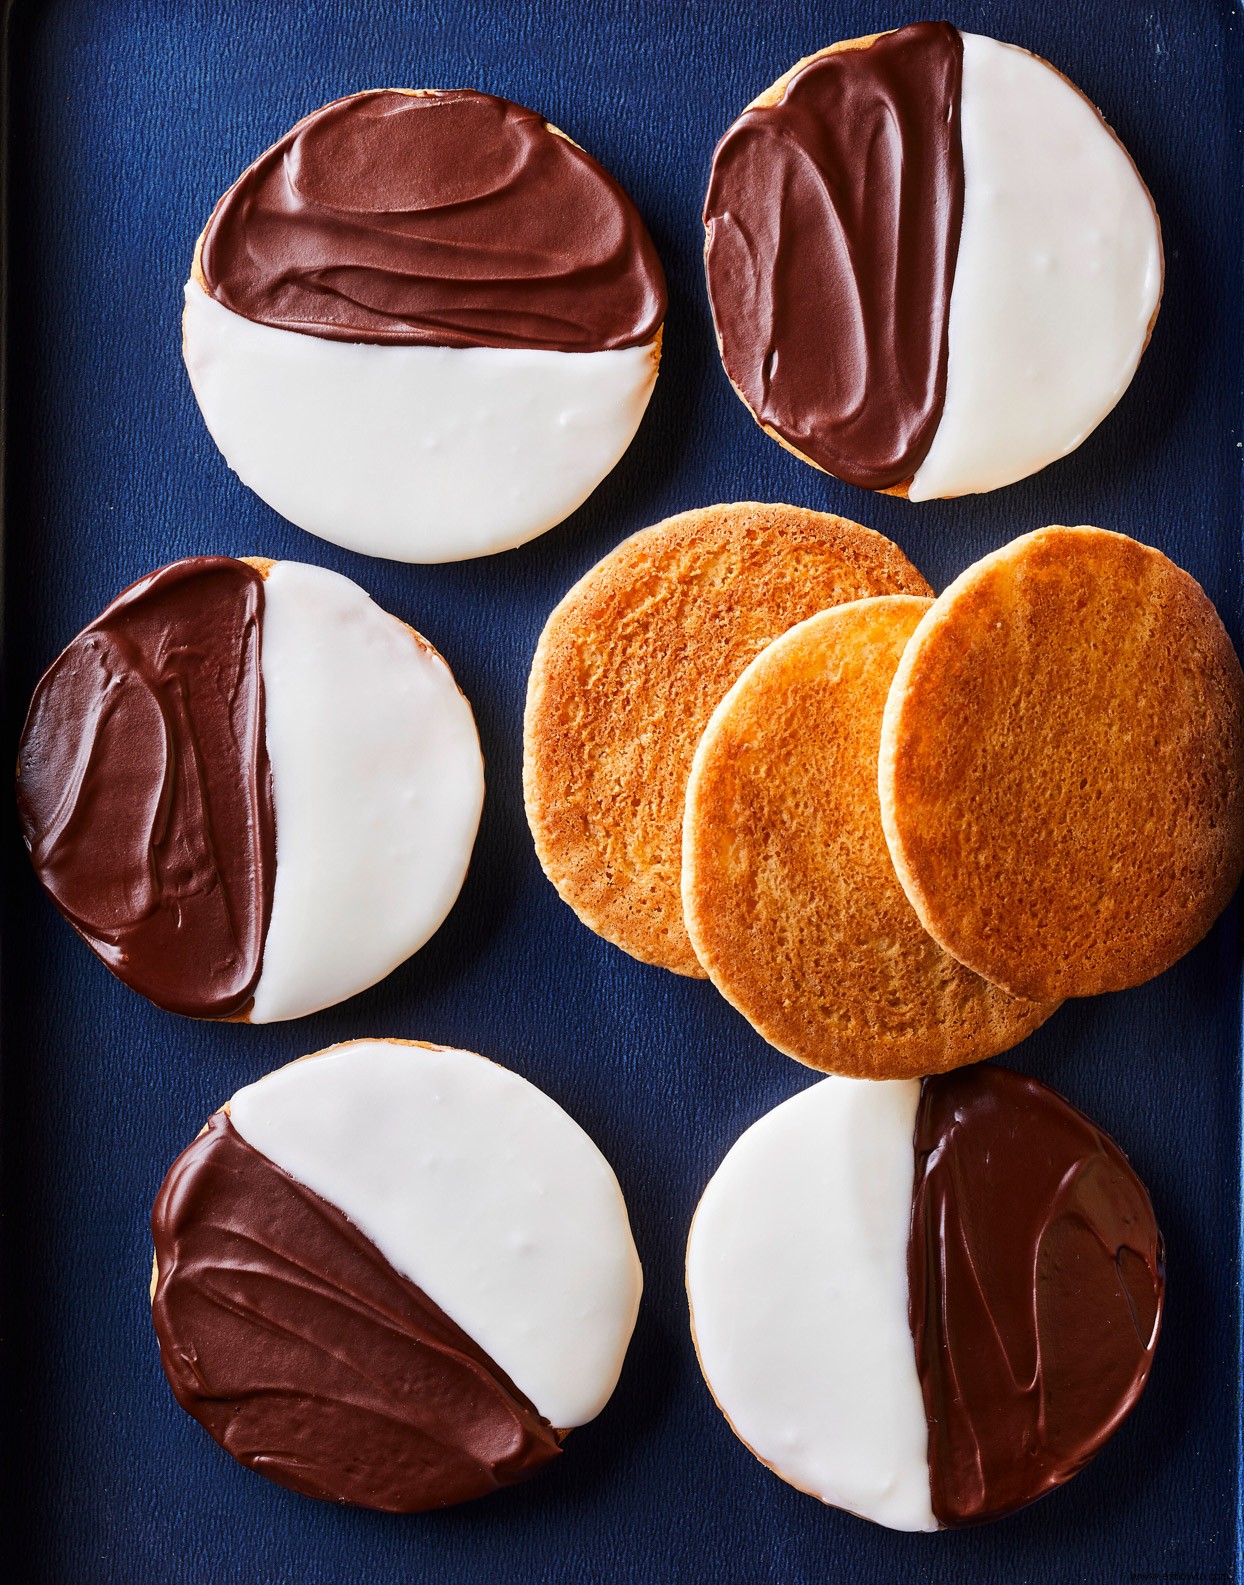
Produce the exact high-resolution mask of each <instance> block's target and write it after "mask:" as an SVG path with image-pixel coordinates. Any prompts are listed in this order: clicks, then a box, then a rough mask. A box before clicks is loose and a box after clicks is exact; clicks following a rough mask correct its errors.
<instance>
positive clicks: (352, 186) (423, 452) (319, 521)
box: [183, 90, 666, 562]
mask: <svg viewBox="0 0 1244 1585" xmlns="http://www.w3.org/2000/svg"><path fill="white" fill-rule="evenodd" d="M665 303H666V292H665V278H664V275H663V274H662V271H661V264H660V261H659V260H658V258H657V255H656V250H655V249H654V248H653V245H652V241H651V239H650V237H649V236H648V232H647V230H646V228H645V226H644V223H643V221H642V220H641V219H640V216H639V212H638V211H637V210H636V208H635V206H634V204H633V203H632V202H631V200H630V199H629V198H628V197H627V195H626V194H625V193H624V192H623V191H622V189H621V187H619V186H618V184H617V183H616V182H615V181H614V180H613V178H612V177H611V176H610V175H609V174H608V173H607V172H606V171H604V170H602V168H601V167H600V166H599V165H597V163H596V162H595V160H593V159H592V158H591V157H590V155H588V154H586V153H584V151H583V150H582V149H581V148H579V147H578V146H577V145H576V144H574V143H572V142H571V141H570V139H569V138H567V137H566V136H564V135H563V134H562V133H560V132H559V131H557V129H556V128H554V127H551V126H549V125H548V123H547V122H545V120H544V119H543V117H541V116H538V115H536V114H535V113H534V112H533V111H530V110H525V109H524V108H523V107H522V106H521V105H515V104H511V103H510V102H509V101H508V100H505V99H497V98H495V97H493V96H492V95H490V94H482V93H474V92H469V91H467V90H455V91H453V92H446V93H441V92H419V93H412V92H409V91H406V90H384V91H379V92H371V93H361V94H354V95H352V96H351V97H349V98H347V99H339V100H337V101H336V102H335V103H333V104H329V105H325V106H324V107H323V108H322V109H320V110H316V111H314V112H313V113H312V114H311V115H309V116H307V117H305V119H304V120H302V121H300V122H299V123H298V125H297V126H295V127H294V128H293V129H292V130H291V131H290V132H288V133H287V134H286V135H285V136H284V137H283V138H281V140H280V141H279V142H278V143H276V144H275V145H274V146H273V147H272V148H270V149H269V150H267V152H266V153H264V154H262V155H261V156H260V157H259V159H258V160H256V161H255V163H254V164H253V165H252V166H250V168H249V169H248V170H246V171H244V172H243V174H242V175H241V176H240V177H239V178H238V180H237V181H236V182H235V183H234V184H233V186H232V187H231V188H230V189H229V191H228V192H227V193H226V194H225V195H224V197H223V198H221V200H220V201H219V203H218V204H217V205H216V207H215V209H214V210H213V212H212V216H211V218H210V220H209V221H208V223H207V226H206V228H205V230H204V232H203V234H202V236H201V237H200V238H199V242H198V246H197V247H196V249H195V256H194V266H193V270H192V273H191V279H190V281H189V282H188V284H187V286H186V293H185V315H184V319H183V347H184V352H185V358H186V367H187V369H188V370H189V373H190V381H191V384H192V385H193V387H194V393H195V396H196V397H197V399H198V403H199V406H200V408H201V409H202V412H203V417H204V418H205V420H206V421H207V427H208V429H209V430H210V431H211V433H212V436H213V438H214V439H215V441H216V443H217V445H218V446H219V447H220V449H221V451H222V452H223V453H224V456H225V460H226V461H227V462H228V463H229V466H230V467H231V468H233V469H234V470H235V472H236V473H237V474H238V475H239V476H240V477H241V479H242V480H243V482H244V483H246V484H248V485H249V486H250V487H251V489H253V490H254V491H255V492H256V493H257V494H258V495H261V496H262V497H263V499H264V500H265V501H267V502H268V503H269V504H270V505H271V506H273V507H275V508H276V510H277V511H278V512H281V513H282V514H283V515H284V516H285V517H287V518H289V519H290V520H291V521H292V522H294V523H297V524H298V525H299V526H300V527H302V528H305V529H308V530H310V532H311V533H313V534H318V535H320V536H321V537H322V538H324V539H330V540H333V541H335V542H336V543H337V544H339V545H347V546H349V547H350V548H351V549H352V550H360V551H364V552H366V553H367V554H368V555H373V556H389V557H392V558H393V559H395V560H398V561H420V562H435V561H455V560H459V559H461V558H464V557H469V556H483V555H487V554H489V553H490V552H492V551H499V550H507V549H509V548H510V547H511V546H514V545H520V544H522V543H523V542H524V541H525V540H528V539H531V538H532V537H533V536H534V535H536V534H540V533H543V532H544V530H545V529H548V528H551V527H552V526H553V524H555V523H559V522H560V521H561V520H562V519H563V518H564V517H568V516H569V514H570V513H571V512H573V511H574V509H575V508H576V507H577V506H579V505H580V504H581V503H582V502H583V501H584V500H585V499H586V497H587V496H588V495H589V494H590V493H591V491H592V490H593V489H595V487H596V486H597V484H599V483H600V481H601V480H602V479H603V478H604V477H605V475H606V474H607V473H608V472H609V470H610V469H611V468H612V467H613V466H614V464H615V463H616V462H617V461H618V459H619V458H620V457H621V455H622V453H623V452H624V451H625V450H626V448H627V446H628V445H629V444H630V442H631V440H632V438H633V436H634V434H635V431H636V429H637V428H638V426H639V421H640V419H641V418H642V417H643V414H644V409H645V408H646V406H647V405H648V398H649V396H650V395H651V394H652V387H653V384H654V382H655V380H656V375H657V364H658V362H659V359H660V343H661V327H662V323H663V321H664V318H665Z"/></svg>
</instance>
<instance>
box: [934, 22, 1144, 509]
mask: <svg viewBox="0 0 1244 1585" xmlns="http://www.w3.org/2000/svg"><path fill="white" fill-rule="evenodd" d="M961 124H962V131H963V230H962V233H961V236H960V240H959V256H958V261H957V263H956V265H955V275H954V282H953V285H952V288H951V294H950V320H949V331H948V335H949V363H948V367H947V378H946V405H945V408H944V410H943V413H942V418H941V422H940V424H939V425H938V428H937V433H936V434H935V435H934V437H933V444H932V446H931V448H930V450H929V454H928V456H927V457H926V458H925V460H924V462H923V463H922V464H921V465H920V467H919V468H918V469H917V471H916V475H915V479H914V482H913V483H912V485H911V488H910V492H909V493H910V496H911V499H912V500H913V501H923V500H928V499H930V498H932V497H934V496H946V495H964V494H969V493H971V492H973V491H977V490H992V489H996V488H997V487H998V486H999V485H1004V484H1012V483H1014V481H1015V480H1016V479H1023V478H1026V477H1027V475H1028V474H1030V473H1035V472H1036V471H1037V469H1038V468H1043V467H1045V466H1046V464H1047V463H1050V462H1053V461H1054V460H1055V459H1056V458H1058V457H1062V456H1065V455H1066V453H1067V452H1069V451H1072V450H1073V449H1074V448H1075V447H1076V446H1078V445H1079V444H1080V442H1081V441H1082V440H1084V439H1085V437H1086V436H1087V435H1088V434H1089V433H1090V432H1091V431H1092V430H1093V429H1095V428H1096V426H1097V425H1098V424H1099V423H1100V422H1101V420H1102V419H1103V418H1104V417H1105V416H1106V414H1107V413H1108V412H1109V411H1110V409H1111V408H1112V407H1113V406H1114V405H1115V403H1116V402H1117V401H1118V400H1119V398H1120V397H1121V396H1122V395H1123V392H1124V391H1125V390H1126V389H1127V387H1128V384H1129V383H1130V381H1131V378H1132V375H1133V374H1134V373H1135V372H1136V365H1137V363H1138V362H1139V360H1140V355H1141V352H1142V351H1143V350H1144V346H1145V342H1146V339H1147V337H1148V334H1149V326H1150V323H1151V321H1152V319H1153V316H1154V313H1155V312H1156V310H1157V306H1158V299H1159V296H1160V295H1161V290H1162V247H1161V238H1160V233H1159V228H1158V221H1157V216H1156V215H1155V214H1154V210H1153V205H1152V203H1151V201H1150V199H1149V195H1148V194H1147V193H1146V191H1145V189H1144V186H1143V185H1142V183H1141V181H1140V178H1139V177H1138V176H1137V174H1136V171H1135V168H1134V167H1133V165H1132V162H1131V160H1130V159H1129V158H1128V156H1127V154H1126V153H1125V152H1124V150H1123V148H1122V147H1121V146H1120V144H1119V143H1118V142H1117V141H1116V139H1115V138H1114V136H1113V135H1112V134H1111V132H1110V131H1109V130H1108V128H1107V127H1106V126H1105V124H1104V123H1103V122H1102V120H1101V118H1100V116H1099V115H1098V114H1097V112H1096V110H1095V109H1094V108H1093V106H1092V105H1091V104H1090V103H1089V102H1088V100H1087V99H1085V98H1084V96H1083V95H1082V94H1080V93H1079V92H1078V91H1077V90H1076V89H1075V88H1073V87H1072V86H1071V84H1070V83H1068V82H1066V81H1065V80H1064V79H1063V78H1062V77H1060V76H1059V74H1058V73H1057V72H1056V71H1054V69H1053V68H1052V67H1050V66H1048V65H1046V64H1045V62H1044V61H1041V60H1039V59H1038V58H1037V57H1036V56H1035V55H1030V54H1028V53H1027V51H1025V50H1021V49H1016V48H1015V47H1014V46H1013V45H1010V44H1000V43H999V42H998V41H997V40H996V39H991V38H984V37H982V36H981V35H979V34H975V33H965V34H964V35H963V101H962V123H961Z"/></svg>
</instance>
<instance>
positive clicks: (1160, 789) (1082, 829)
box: [880, 527, 1244, 999]
mask: <svg viewBox="0 0 1244 1585" xmlns="http://www.w3.org/2000/svg"><path fill="white" fill-rule="evenodd" d="M880 790H881V812H882V818H883V820H884V823H885V833H886V837H887V840H888V842H889V848H890V853H891V856H892V858H893V860H894V866H895V869H896V870H897V873H898V877H899V880H900V881H901V882H902V885H903V888H904V890H905V891H906V893H907V896H908V898H909V899H910V900H911V903H912V906H913V907H914V908H915V910H916V912H917V913H918V914H919V916H920V919H921V922H922V923H923V924H924V926H925V928H926V929H927V930H928V931H929V932H930V933H931V934H932V935H933V936H934V937H935V938H936V939H937V941H938V942H940V943H941V945H942V946H943V947H944V948H945V949H946V951H948V952H950V953H953V955H954V956H955V957H956V958H958V959H959V961H960V962H962V963H965V964H967V965H968V967H970V968H972V969H975V971H976V972H977V973H978V974H983V975H985V976H986V978H988V979H990V980H992V981H993V982H994V984H996V985H1000V986H1002V987H1003V988H1004V989H1005V990H1008V991H1010V992H1011V993H1012V995H1015V996H1029V997H1034V998H1038V999H1052V998H1056V997H1065V996H1089V995H1094V994H1096V993H1097V992H1099V991H1111V990H1122V989H1124V988H1126V987H1127V986H1130V985H1138V984H1140V982H1141V981H1142V980H1147V979H1150V978H1151V977H1152V976H1153V975H1155V974H1160V973H1161V972H1162V971H1163V969H1166V968H1169V967H1170V965H1171V964H1172V963H1174V962H1175V960H1176V959H1177V958H1179V957H1181V956H1182V955H1183V954H1184V953H1185V952H1187V951H1188V950H1189V949H1190V948H1191V947H1193V946H1195V944H1196V943H1197V942H1198V941H1199V940H1200V939H1201V937H1202V936H1203V935H1204V934H1205V932H1206V931H1207V930H1208V929H1209V927H1210V926H1211V925H1212V924H1213V922H1214V920H1215V919H1216V918H1217V917H1218V915H1219V913H1221V911H1222V909H1223V908H1225V907H1226V905H1227V902H1228V901H1229V899H1230V897H1231V894H1232V892H1234V890H1235V888H1236V885H1237V884H1238V882H1239V879H1240V872H1241V869H1242V868H1244V675H1242V674H1241V671H1240V663H1239V661H1238V660H1237V659H1236V655H1235V651H1234V649H1233V648H1232V647H1231V640H1230V639H1229V638H1228V636H1227V633H1226V630H1225V629H1224V627H1223V625H1222V622H1221V620H1220V619H1219V616H1218V613H1217V612H1216V611H1215V610H1214V607H1213V605H1212V604H1211V603H1210V601H1209V600H1208V599H1207V598H1206V596H1205V594H1204V592H1203V591H1202V589H1201V587H1200V585H1199V584H1198V583H1197V582H1196V581H1195V579H1193V578H1192V577H1190V576H1189V575H1188V574H1187V573H1186V572H1184V571H1182V570H1181V569H1180V568H1179V567H1177V566H1175V565H1174V563H1173V562H1171V561H1168V560H1167V558H1166V557H1165V556H1163V555H1162V554H1161V552H1160V551H1156V550H1152V549H1150V548H1149V547H1148V546H1147V545H1140V544H1137V542H1136V541H1135V540H1133V539H1128V538H1126V537H1125V536H1124V535H1122V534H1111V533H1107V532H1106V531H1105V530H1103V529H1099V528H1086V527H1082V528H1043V529H1039V530H1037V532H1036V533H1033V534H1025V535H1024V536H1023V537H1022V538H1020V539H1016V540H1013V541H1012V542H1011V544H1009V545H1006V546H1004V547H1003V548H1002V549H1001V550H997V551H995V552H993V554H992V555H989V556H986V557H984V559H983V560H981V561H978V562H977V563H976V564H975V565H974V566H972V567H969V568H968V569H967V571H966V572H964V573H962V574H961V575H960V576H959V577H958V578H957V579H956V580H955V581H954V583H952V584H951V585H950V587H949V588H948V589H947V590H946V592H945V593H944V594H943V595H942V596H941V597H940V598H939V599H938V600H937V601H936V602H935V603H934V605H933V606H932V607H931V608H930V609H929V611H928V612H927V613H926V615H925V616H924V618H923V620H922V621H921V623H920V626H919V627H918V628H917V629H916V632H915V634H914V635H913V637H912V640H911V643H910V645H909V646H908V648H907V650H906V651H905V652H904V654H903V658H902V661H901V662H900V663H899V666H898V670H897V672H896V674H895V678H894V685H893V688H892V689H891V692H890V697H889V700H888V702H887V704H886V710H885V722H884V727H883V730H882V734H881V749H880Z"/></svg>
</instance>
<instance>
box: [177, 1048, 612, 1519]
mask: <svg viewBox="0 0 1244 1585" xmlns="http://www.w3.org/2000/svg"><path fill="white" fill-rule="evenodd" d="M152 1233H153V1236H154V1239H155V1268H154V1271H153V1275H152V1316H153V1319H154V1322H155V1329H156V1335H157V1337H158V1338H159V1342H160V1359H161V1363H162V1364H163V1366H164V1370H165V1374H166V1375H167V1376H168V1379H169V1384H170V1385H171V1387H172V1389H173V1392H174V1394H175V1395H176V1397H177V1400H178V1402H179V1403H180V1404H181V1405H182V1407H183V1408H184V1409H185V1410H186V1411H187V1412H188V1413H190V1414H192V1415H193V1416H194V1417H195V1419H197V1420H199V1421H200V1422H201V1423H202V1424H203V1425H204V1427H205V1428H206V1429H207V1430H208V1432H209V1433H210V1434H211V1435H212V1436H213V1437H214V1438H215V1439H216V1441H217V1442H219V1443H220V1444H221V1445H222V1446H223V1447H224V1448H225V1449H226V1451H228V1452H229V1453H231V1454H232V1455H233V1456H234V1458H236V1459H238V1460H239V1461H240V1462H241V1463H243V1464H245V1465H247V1466H248V1467H249V1468H251V1469H255V1470H258V1472H259V1473H260V1474H262V1475H266V1476H267V1477H268V1479H269V1480H274V1481H276V1482H277V1483H278V1484H279V1485H282V1486H288V1487H290V1488H292V1489H293V1490H294V1491H299V1492H303V1493H305V1494H306V1495H307V1496H311V1497H322V1498H328V1499H331V1500H334V1501H337V1502H348V1503H357V1504H360V1505H361V1506H363V1507H368V1508H381V1509H386V1510H389V1511H394V1512H411V1511H413V1510H416V1509H424V1508H438V1507H444V1506H445V1505H447V1504H449V1503H454V1502H462V1501H464V1500H465V1499H467V1498H470V1497H477V1496H482V1495H483V1494H485V1493H486V1492H490V1491H493V1490H495V1489H496V1488H497V1487H499V1486H506V1485H511V1484H513V1483H514V1482H516V1481H519V1480H524V1479H526V1478H527V1477H528V1476H529V1475H532V1474H534V1473H535V1472H536V1471H537V1470H538V1469H540V1468H541V1467H542V1466H543V1465H544V1464H546V1463H548V1462H549V1460H550V1459H553V1458H555V1457H557V1455H558V1453H559V1452H560V1449H561V1444H562V1442H563V1440H564V1439H565V1436H566V1434H567V1432H568V1431H570V1430H571V1429H573V1428H574V1427H575V1426H578V1425H582V1424H584V1423H585V1422H586V1421H588V1420H590V1419H593V1418H594V1417H595V1416H596V1415H597V1414H598V1413H599V1412H600V1410H601V1409H602V1408H603V1407H604V1405H605V1403H606V1401H607V1400H608V1398H609V1396H610V1394H611V1393H612V1391H613V1389H614V1386H615V1384H616V1383H617V1379H618V1373H619V1372H620V1370H621V1368H622V1360H623V1357H624V1355H625V1353H626V1348H627V1344H628V1342H629V1340H630V1336H631V1331H632V1329H633V1327H634V1324H635V1316H636V1312H637V1310H638V1306H639V1296H640V1289H641V1286H642V1277H641V1273H640V1268H639V1260H638V1257H637V1255H636V1253H635V1246H634V1243H633V1241H632V1239H631V1233H630V1226H629V1223H628V1220H627V1214H626V1206H625V1203H624V1202H623V1199H622V1192H621V1190H620V1189H619V1187H618V1182H617V1179H616V1178H615V1177H614V1175H613V1172H612V1170H611V1169H610V1167H609V1164H608V1162H607V1161H606V1160H605V1158H604V1157H603V1156H602V1155H601V1153H600V1151H599V1150H598V1149H597V1148H596V1146H595V1145H594V1144H593V1143H592V1141H591V1140H590V1139H589V1138H588V1136H587V1135H586V1134H585V1133H584V1132H583V1130H582V1129H581V1128H580V1127H579V1126H578V1124H577V1123H575V1122H573V1121H572V1120H571V1118H569V1117H568V1116H567V1115H566V1113H565V1112H563V1111H562V1109H561V1108H560V1107H559V1106H558V1105H557V1104H556V1103H555V1102H553V1101H552V1100H550V1099H549V1097H548V1096H547V1095H545V1094H544V1093H543V1092H542V1091H540V1090H538V1089H536V1087H535V1086H534V1085H533V1084H529V1083H528V1082H527V1081H526V1080H525V1079H522V1078H520V1077H519V1076H518V1074H516V1073H511V1072H509V1071H508V1070H507V1069H505V1068H501V1067H498V1066H497V1065H496V1064H495V1063H492V1062H488V1061H487V1060H485V1058H483V1057H479V1056H475V1055H473V1054H472V1053H470V1052H466V1051H452V1050H447V1049H445V1048H443V1047H439V1046H425V1045H421V1044H417V1043H412V1042H409V1041H388V1040H356V1041H351V1042H348V1043H347V1044H345V1045H340V1046H333V1047H331V1048H330V1049H329V1050H327V1051H322V1052H319V1053H318V1054H317V1055H315V1056H312V1057H306V1058H304V1059H303V1060H302V1061H300V1062H295V1063H291V1064H290V1065H289V1066H288V1067H284V1068H281V1069H279V1070H278V1071H277V1072H275V1073H272V1074H269V1075H268V1077H267V1078H264V1079H260V1080H259V1082H258V1083H257V1084H251V1085H248V1086H247V1087H246V1088H245V1089H243V1090H239V1091H238V1093H237V1094H236V1095H235V1096H234V1097H233V1099H232V1100H231V1101H230V1102H229V1103H228V1104H227V1105H226V1106H224V1107H223V1108H222V1109H221V1110H220V1111H219V1112H217V1113H215V1114H214V1115H213V1117H212V1118H211V1119H210V1120H209V1122H208V1124H207V1127H206V1128H205V1129H204V1131H203V1132H202V1133H201V1134H200V1135H199V1137H198V1138H197V1139H196V1140H195V1141H194V1143H193V1144H191V1145H190V1146H189V1148H188V1149H186V1150H185V1151H183V1152H182V1154H181V1155H180V1156H179V1157H178V1158H177V1160H176V1161H175V1162H174V1163H173V1165H172V1167H171V1168H170V1169H169V1173H168V1176H167V1177H166V1178H165V1180H164V1183H163V1186H162V1187H161V1189H160V1193H159V1196H158V1197H157V1199H156V1203H155V1209H154V1211H153V1212H152Z"/></svg>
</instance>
